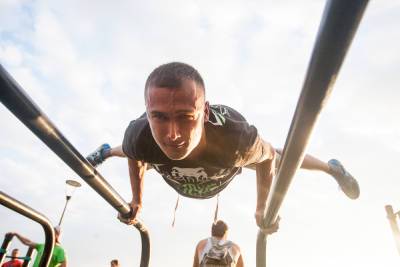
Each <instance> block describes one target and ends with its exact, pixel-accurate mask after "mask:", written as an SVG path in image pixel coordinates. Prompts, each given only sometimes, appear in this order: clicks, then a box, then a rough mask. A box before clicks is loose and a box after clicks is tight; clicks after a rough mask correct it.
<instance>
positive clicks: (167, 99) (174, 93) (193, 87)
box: [145, 62, 209, 160]
mask: <svg viewBox="0 0 400 267" xmlns="http://www.w3.org/2000/svg"><path fill="white" fill-rule="evenodd" d="M145 103H146V113H147V118H148V120H149V123H150V128H151V132H152V135H153V137H154V139H155V141H156V143H157V144H158V146H159V147H160V148H161V150H162V151H163V152H164V154H165V155H166V156H167V157H168V158H170V159H172V160H181V159H184V158H186V157H188V156H189V155H190V154H191V153H192V152H194V151H195V150H201V149H202V148H203V147H204V146H205V143H204V140H205V135H204V124H205V122H207V121H208V115H209V105H208V102H206V101H205V88H204V82H203V79H202V78H201V76H200V74H199V73H198V71H197V70H196V69H194V68H193V67H192V66H189V65H187V64H184V63H179V62H172V63H168V64H164V65H161V66H159V67H158V68H156V69H155V70H153V72H152V73H151V74H150V75H149V77H148V78H147V81H146V86H145Z"/></svg>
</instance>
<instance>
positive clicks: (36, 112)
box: [0, 65, 150, 267]
mask: <svg viewBox="0 0 400 267" xmlns="http://www.w3.org/2000/svg"><path fill="white" fill-rule="evenodd" d="M0 100H1V102H2V103H3V104H4V105H5V106H6V107H7V108H8V109H9V110H10V111H11V112H12V113H13V114H14V115H15V116H16V117H17V118H18V119H19V120H20V121H21V122H22V123H24V124H25V126H26V127H28V128H29V129H30V130H31V131H32V132H33V133H34V134H35V135H36V136H37V137H39V139H41V140H42V141H43V142H44V143H45V144H46V145H47V146H48V147H49V148H50V149H51V150H52V151H53V152H54V153H56V154H57V155H58V156H59V157H60V158H61V159H62V160H63V161H64V162H65V163H66V164H67V165H68V166H69V167H70V168H71V169H72V170H74V171H75V173H76V174H78V175H79V176H80V177H81V178H82V179H83V180H84V181H85V182H86V183H88V184H89V185H90V186H91V187H92V188H93V189H94V190H95V191H96V192H97V193H98V194H99V195H100V196H102V197H103V198H104V199H105V200H106V201H107V202H108V203H109V204H110V205H111V206H112V207H114V209H116V210H117V211H118V212H119V213H121V214H122V215H123V216H129V215H130V213H131V207H130V205H129V204H128V203H127V202H126V201H124V200H123V199H122V197H121V196H120V195H119V194H118V193H117V192H116V191H115V190H114V188H112V187H111V185H110V184H109V183H107V181H106V180H105V179H104V178H103V177H102V176H101V174H100V173H99V172H98V171H97V170H96V169H95V168H93V166H92V165H91V164H90V163H89V162H88V161H87V160H86V159H85V158H84V157H83V156H82V155H81V154H80V153H79V152H78V150H76V149H75V148H74V147H73V146H72V144H71V143H70V142H69V141H68V140H67V139H66V138H65V137H64V136H63V135H62V133H61V132H60V131H59V130H58V129H57V128H56V126H55V125H54V124H53V123H52V122H51V121H50V120H49V119H48V117H47V116H46V115H45V114H44V113H43V112H42V111H41V110H40V109H39V107H38V106H37V105H36V104H35V103H34V102H33V101H32V100H31V99H30V97H29V96H28V95H27V94H26V93H25V92H24V90H23V89H22V88H21V87H20V86H19V84H18V83H17V82H16V81H15V80H14V79H13V78H12V77H11V75H9V74H8V73H7V71H6V70H5V69H4V68H3V66H1V65H0ZM134 226H135V227H136V228H137V229H138V230H139V232H140V236H141V241H142V254H141V263H140V266H141V267H146V266H148V265H149V260H150V237H149V233H148V231H147V229H146V227H145V226H144V224H143V223H142V222H141V221H139V220H138V221H137V223H136V224H135V225H134Z"/></svg>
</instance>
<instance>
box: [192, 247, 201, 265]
mask: <svg viewBox="0 0 400 267" xmlns="http://www.w3.org/2000/svg"><path fill="white" fill-rule="evenodd" d="M199 245H200V243H199V244H197V246H196V250H195V251H194V258H193V267H200V265H199V255H198V253H197V251H198V248H199Z"/></svg>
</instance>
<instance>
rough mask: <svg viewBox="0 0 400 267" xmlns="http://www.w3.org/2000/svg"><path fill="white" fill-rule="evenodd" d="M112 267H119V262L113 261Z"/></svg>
mask: <svg viewBox="0 0 400 267" xmlns="http://www.w3.org/2000/svg"><path fill="white" fill-rule="evenodd" d="M111 267H119V262H118V260H116V259H115V260H112V261H111Z"/></svg>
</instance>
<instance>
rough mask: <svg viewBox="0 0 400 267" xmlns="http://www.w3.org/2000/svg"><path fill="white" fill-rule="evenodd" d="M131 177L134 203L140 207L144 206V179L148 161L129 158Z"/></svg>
mask: <svg viewBox="0 0 400 267" xmlns="http://www.w3.org/2000/svg"><path fill="white" fill-rule="evenodd" d="M128 164H129V177H130V181H131V190H132V202H131V204H132V205H136V206H138V207H141V206H142V197H143V181H144V179H143V178H144V173H145V171H146V163H145V162H142V161H136V160H132V159H129V160H128Z"/></svg>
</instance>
